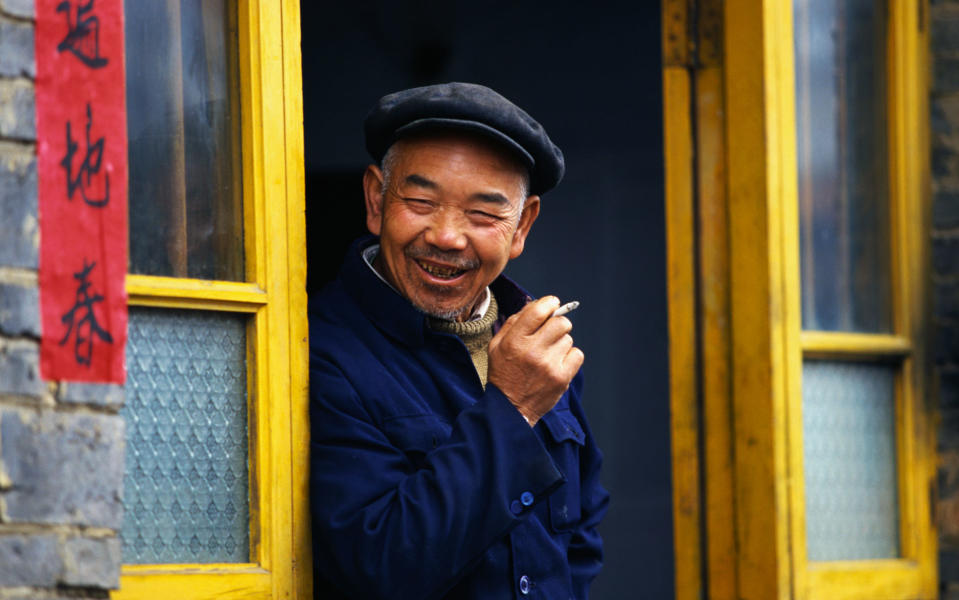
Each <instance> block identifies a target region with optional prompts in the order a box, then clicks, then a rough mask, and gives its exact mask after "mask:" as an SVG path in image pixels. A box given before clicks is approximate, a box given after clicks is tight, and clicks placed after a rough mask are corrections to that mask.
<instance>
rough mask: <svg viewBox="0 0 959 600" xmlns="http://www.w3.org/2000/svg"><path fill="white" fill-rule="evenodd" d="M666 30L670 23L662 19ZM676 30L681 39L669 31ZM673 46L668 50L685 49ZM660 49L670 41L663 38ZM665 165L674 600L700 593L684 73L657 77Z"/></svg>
mask: <svg viewBox="0 0 959 600" xmlns="http://www.w3.org/2000/svg"><path fill="white" fill-rule="evenodd" d="M664 19H666V24H669V22H670V21H671V19H669V17H668V11H667V13H666V14H664ZM673 29H674V30H677V29H678V30H679V31H680V32H682V31H685V29H684V28H682V27H677V26H675V24H674V25H673ZM684 41H685V38H683V41H676V40H675V39H674V40H672V41H671V42H672V44H673V45H676V44H679V45H680V46H683V45H684ZM666 42H667V43H669V42H670V40H669V38H668V37H667V39H666ZM663 100H664V115H663V117H664V120H663V123H664V138H665V148H664V150H665V157H666V254H667V265H668V282H667V285H668V290H669V340H670V349H669V369H670V427H671V443H672V469H673V471H672V477H673V481H672V488H673V551H674V558H675V586H676V599H677V600H699V599H700V598H701V597H702V595H703V593H702V585H703V582H702V581H701V573H702V555H701V545H702V541H701V539H700V529H701V525H702V523H701V519H702V515H701V510H700V507H701V497H700V486H699V477H700V464H699V422H700V417H699V408H698V404H697V390H696V380H697V377H696V371H697V368H698V366H697V360H696V295H695V287H696V284H695V281H694V278H695V270H694V267H693V261H692V256H691V250H692V249H693V248H694V240H693V235H694V222H693V220H694V218H695V215H694V212H693V189H692V181H693V163H692V158H693V148H692V142H693V139H692V122H691V119H690V110H689V107H690V102H691V100H692V98H691V96H690V74H689V72H688V71H687V70H686V68H685V67H683V66H679V67H666V68H664V69H663Z"/></svg>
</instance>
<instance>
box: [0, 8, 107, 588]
mask: <svg viewBox="0 0 959 600" xmlns="http://www.w3.org/2000/svg"><path fill="white" fill-rule="evenodd" d="M33 18H34V14H33V0H0V600H12V599H20V598H50V599H53V598H56V599H67V598H70V599H73V598H107V597H108V596H109V592H108V589H109V588H114V587H116V586H117V585H118V583H119V572H120V542H119V538H118V536H117V533H118V530H119V528H120V524H121V521H122V518H123V509H122V487H123V466H124V465H123V450H124V434H123V420H122V418H121V417H120V416H119V415H118V414H117V411H118V410H119V409H120V407H121V406H122V404H123V399H124V394H123V388H122V387H118V386H100V385H89V384H72V383H71V384H67V383H62V382H46V381H43V380H41V379H40V373H39V362H38V358H39V339H40V315H39V299H38V293H37V259H38V243H39V229H38V226H37V168H36V156H35V155H36V128H35V116H34V84H33V78H34V73H35V69H34V59H33Z"/></svg>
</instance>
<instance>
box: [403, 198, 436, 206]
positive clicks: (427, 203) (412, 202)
mask: <svg viewBox="0 0 959 600" xmlns="http://www.w3.org/2000/svg"><path fill="white" fill-rule="evenodd" d="M404 200H405V201H406V203H407V204H409V205H411V206H413V207H414V208H429V207H430V206H432V205H433V203H432V202H430V201H429V200H424V199H423V198H404Z"/></svg>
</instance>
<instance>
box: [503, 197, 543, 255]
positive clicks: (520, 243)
mask: <svg viewBox="0 0 959 600" xmlns="http://www.w3.org/2000/svg"><path fill="white" fill-rule="evenodd" d="M538 216H539V196H529V197H528V198H526V204H524V205H523V214H521V215H520V216H519V224H517V225H516V231H514V232H513V243H512V245H511V246H510V249H509V258H510V260H513V259H514V258H516V257H518V256H519V255H520V254H522V253H523V248H524V247H525V246H526V236H527V235H529V230H530V229H531V228H532V227H533V222H534V221H536V217H538Z"/></svg>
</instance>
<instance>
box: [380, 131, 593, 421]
mask: <svg viewBox="0 0 959 600" xmlns="http://www.w3.org/2000/svg"><path fill="white" fill-rule="evenodd" d="M395 150H396V151H395V159H394V160H393V163H392V172H391V173H390V181H389V182H387V185H386V186H384V175H383V172H382V171H381V170H380V168H379V167H377V166H375V165H370V166H369V167H368V168H367V170H366V173H365V174H364V177H363V188H364V194H365V197H366V213H367V215H366V222H367V227H368V228H369V230H370V232H372V233H373V234H375V235H378V236H380V253H379V255H378V257H377V262H376V265H375V266H376V268H377V270H379V271H380V273H381V274H383V276H384V277H385V278H386V279H387V281H389V282H390V284H391V285H393V287H395V288H396V289H397V290H398V291H399V292H400V293H401V294H402V295H403V296H405V297H406V298H407V299H408V300H409V301H410V302H412V303H413V305H414V306H416V307H417V308H418V309H420V310H421V311H423V312H425V313H427V314H430V315H433V316H437V317H440V318H444V319H456V320H463V319H464V318H467V317H468V316H469V315H470V314H471V312H472V310H473V308H474V307H476V306H477V305H478V304H479V303H480V302H481V301H482V299H483V297H484V294H485V290H486V287H487V286H488V285H489V284H490V283H491V282H492V281H493V280H494V279H495V278H496V277H498V276H499V274H500V273H502V271H503V269H504V268H505V267H506V263H507V262H508V261H509V260H511V259H514V258H516V257H518V256H519V255H520V254H522V252H523V249H524V246H525V243H526V237H527V235H528V234H529V231H530V228H531V227H532V225H533V222H534V221H535V220H536V217H537V216H538V215H539V208H540V199H539V197H538V196H529V197H528V198H526V201H525V203H524V202H523V197H522V196H523V191H524V189H525V185H524V183H525V177H526V174H525V171H524V167H523V166H522V165H520V164H518V163H516V162H515V161H514V160H513V158H512V157H511V156H510V155H509V154H507V153H505V152H503V151H502V150H501V149H500V148H498V147H497V146H495V145H493V144H491V143H490V142H487V141H485V140H483V139H481V138H476V137H472V136H467V135H462V134H434V135H430V136H426V137H415V138H407V139H403V140H400V141H399V142H397V144H396V148H395ZM558 306H559V300H558V299H556V298H555V297H552V296H547V297H545V298H542V299H540V300H538V301H536V302H531V303H530V304H529V305H527V306H526V307H525V308H524V309H523V310H521V311H520V312H519V313H517V314H515V315H513V316H512V317H510V319H509V320H507V322H506V323H505V324H504V326H503V327H502V328H501V329H500V331H499V332H497V334H496V336H494V338H493V340H492V341H491V342H490V347H489V374H488V381H489V382H490V383H492V384H494V385H496V387H498V388H499V389H500V391H502V392H503V393H504V394H505V395H506V397H507V398H509V399H510V401H511V402H512V403H513V404H514V405H515V406H516V408H517V409H518V410H519V411H520V413H522V414H523V416H524V417H526V419H527V421H529V422H530V424H531V425H535V424H536V422H537V421H538V420H539V418H540V417H541V416H542V415H544V414H546V413H547V412H548V411H549V410H550V409H551V408H552V407H553V405H555V404H556V402H557V401H558V400H559V398H560V396H562V394H563V392H564V391H565V390H566V388H567V387H568V386H569V383H570V381H571V380H572V378H573V376H574V375H575V374H576V372H577V371H578V370H579V367H580V366H581V365H582V363H583V353H582V351H580V350H579V349H578V348H575V347H574V346H573V340H572V337H570V335H569V332H570V330H571V329H572V324H571V323H570V321H569V319H566V318H565V317H551V314H552V311H553V310H555V309H556V308H557V307H558ZM550 307H551V308H550Z"/></svg>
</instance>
